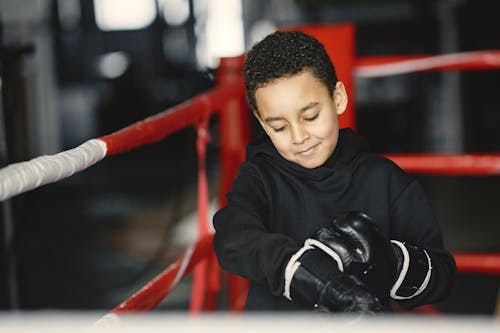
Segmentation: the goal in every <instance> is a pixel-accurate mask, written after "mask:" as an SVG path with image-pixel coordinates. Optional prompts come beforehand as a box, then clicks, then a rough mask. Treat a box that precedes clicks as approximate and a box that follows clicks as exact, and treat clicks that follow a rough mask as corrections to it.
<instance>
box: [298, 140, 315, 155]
mask: <svg viewBox="0 0 500 333" xmlns="http://www.w3.org/2000/svg"><path fill="white" fill-rule="evenodd" d="M318 145H319V143H318V144H315V145H314V146H311V147H309V148H307V149H304V150H302V151H300V152H298V153H297V154H299V155H308V154H311V153H312V152H313V151H314V148H316V147H317V146H318Z"/></svg>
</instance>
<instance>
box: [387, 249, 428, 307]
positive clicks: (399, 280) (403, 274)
mask: <svg viewBox="0 0 500 333" xmlns="http://www.w3.org/2000/svg"><path fill="white" fill-rule="evenodd" d="M391 243H393V244H396V245H397V246H398V247H399V248H400V249H401V252H403V268H402V269H401V272H400V273H399V276H398V278H397V280H396V282H395V283H394V285H393V286H392V288H391V293H390V295H391V297H392V298H393V299H410V298H413V297H415V296H418V295H420V294H421V293H422V291H424V290H425V288H427V285H428V284H429V281H430V279H431V271H432V265H431V257H429V254H428V253H427V251H425V250H424V253H425V256H426V257H427V263H428V267H429V268H428V270H427V274H426V275H425V278H424V281H423V282H422V284H421V285H420V287H419V288H418V290H417V291H416V292H415V293H414V294H413V295H410V296H399V295H397V294H396V293H397V291H398V289H399V287H401V284H403V281H404V279H405V277H406V273H408V268H409V267H410V254H409V253H408V250H407V249H406V246H405V245H404V244H403V243H401V242H400V241H397V240H391Z"/></svg>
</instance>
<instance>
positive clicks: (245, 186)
mask: <svg viewBox="0 0 500 333" xmlns="http://www.w3.org/2000/svg"><path fill="white" fill-rule="evenodd" d="M366 147H367V145H366V142H365V141H364V140H363V139H362V138H361V137H359V136H357V135H356V134H355V133H354V132H353V131H352V130H350V129H342V130H340V132H339V140H338V144H337V147H336V148H335V151H334V153H333V154H332V156H330V158H329V159H328V160H327V161H326V162H325V164H324V165H322V166H320V167H317V168H314V169H307V168H303V167H301V166H300V165H298V164H295V163H293V162H290V161H288V160H285V159H284V158H283V157H282V156H281V155H280V154H279V153H278V151H277V150H276V148H275V147H274V146H273V144H272V142H271V141H270V139H269V138H268V136H267V135H266V134H265V133H262V134H261V135H259V136H258V137H257V138H255V139H254V140H253V141H252V142H251V143H249V144H248V146H247V156H246V161H245V162H244V163H243V164H242V165H241V167H240V170H239V173H238V176H237V177H236V179H235V181H234V182H233V184H232V187H231V190H230V191H229V192H228V193H227V199H228V204H227V206H225V207H224V208H222V209H220V210H219V211H218V212H217V214H216V215H215V216H214V226H215V229H216V234H215V238H214V248H215V252H216V255H217V258H218V260H219V264H220V265H221V267H222V268H223V269H225V270H227V271H230V272H232V273H235V274H238V275H241V276H243V277H246V278H248V279H250V281H251V283H250V289H249V292H248V298H247V303H246V309H247V310H265V311H269V310H305V308H303V307H302V306H301V305H299V304H296V303H295V302H293V301H289V300H288V299H286V298H285V297H284V296H282V294H283V288H284V271H285V267H286V264H287V262H288V260H289V259H290V257H291V255H292V254H293V253H295V252H296V251H297V250H298V249H299V248H300V247H302V244H303V242H304V241H305V240H306V239H307V237H308V236H310V235H311V234H313V233H314V232H315V231H317V230H318V229H319V228H321V227H323V226H328V225H329V224H330V223H331V221H332V219H333V218H334V217H335V216H337V215H338V214H340V213H343V212H347V211H361V212H364V213H366V214H368V215H369V216H370V217H372V219H373V220H374V221H375V222H376V223H377V224H378V226H379V228H380V230H381V231H382V232H384V233H385V234H386V235H387V236H388V237H389V238H390V239H396V240H399V241H407V242H411V243H413V244H417V245H420V246H421V247H424V248H425V249H426V250H427V252H428V253H429V254H430V256H431V261H432V274H431V280H430V282H429V284H428V287H427V288H426V289H425V290H424V292H423V293H421V294H420V295H418V296H416V297H414V298H413V299H411V300H407V301H403V302H402V305H403V306H405V307H408V308H409V307H414V306H418V305H422V304H428V303H435V302H437V301H438V300H440V299H442V298H443V297H444V296H446V295H447V294H448V292H449V289H450V286H451V284H452V283H451V282H452V280H453V277H454V274H455V272H456V267H455V262H454V260H453V257H452V256H451V255H450V253H449V252H447V251H446V250H445V249H444V248H443V242H442V238H441V232H440V229H439V226H438V224H437V222H436V219H435V217H434V214H433V212H432V209H431V207H430V205H429V203H428V201H427V199H426V196H425V194H424V192H423V190H422V188H421V186H420V185H419V183H418V182H417V181H416V180H415V179H414V178H413V177H411V176H410V175H408V174H406V173H405V172H404V171H402V170H401V169H400V168H399V167H398V166H397V165H395V164H394V163H393V162H392V161H390V160H388V159H386V158H383V157H381V156H378V155H376V154H372V153H369V152H366Z"/></svg>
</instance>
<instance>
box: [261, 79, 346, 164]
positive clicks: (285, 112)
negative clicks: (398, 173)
mask: <svg viewBox="0 0 500 333" xmlns="http://www.w3.org/2000/svg"><path fill="white" fill-rule="evenodd" d="M255 100H256V105H257V109H258V111H259V114H258V115H257V119H258V120H259V122H260V124H261V126H262V127H263V128H264V130H265V131H266V133H267V135H268V136H269V137H270V139H271V141H272V142H273V144H274V146H275V147H276V149H277V150H278V152H279V153H280V155H281V156H283V158H285V159H287V160H288V161H290V162H294V163H297V164H299V165H301V166H303V167H304V168H308V169H311V168H316V167H319V166H321V165H322V164H323V163H325V161H326V160H327V159H328V158H329V157H330V155H331V154H332V153H333V151H334V150H335V147H336V145H337V140H338V133H339V129H338V120H337V115H338V114H342V113H343V112H344V111H345V109H346V106H347V94H346V91H345V87H344V85H343V84H342V82H337V84H336V86H335V89H334V91H333V94H332V93H331V92H330V91H329V90H328V88H327V87H326V85H324V84H323V83H322V82H321V81H319V80H318V79H316V78H315V77H314V76H313V74H311V72H309V71H304V72H301V73H299V74H297V75H294V76H291V77H286V78H280V79H277V80H275V81H272V82H271V83H269V84H267V85H266V86H264V87H262V88H259V89H257V90H256V92H255Z"/></svg>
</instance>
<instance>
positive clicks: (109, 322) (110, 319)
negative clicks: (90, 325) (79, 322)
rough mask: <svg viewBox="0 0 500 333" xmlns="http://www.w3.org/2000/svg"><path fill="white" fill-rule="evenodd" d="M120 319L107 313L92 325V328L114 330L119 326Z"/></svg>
mask: <svg viewBox="0 0 500 333" xmlns="http://www.w3.org/2000/svg"><path fill="white" fill-rule="evenodd" d="M120 322H121V321H120V317H119V316H118V315H117V314H114V313H108V314H106V315H104V316H103V317H102V318H100V319H99V320H98V321H96V322H95V323H94V326H99V327H104V328H114V327H118V326H120Z"/></svg>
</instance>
